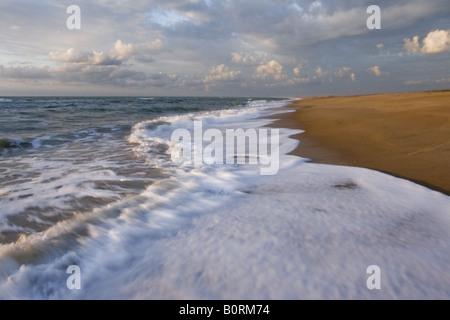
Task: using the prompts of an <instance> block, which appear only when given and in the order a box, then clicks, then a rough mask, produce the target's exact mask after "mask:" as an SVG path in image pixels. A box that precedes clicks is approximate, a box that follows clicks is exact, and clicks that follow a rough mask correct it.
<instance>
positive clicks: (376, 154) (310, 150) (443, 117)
mask: <svg viewBox="0 0 450 320" xmlns="http://www.w3.org/2000/svg"><path fill="white" fill-rule="evenodd" d="M290 107H291V108H295V109H296V112H295V113H288V114H286V115H284V116H282V118H281V119H280V121H281V122H277V123H275V125H276V126H283V127H288V128H295V129H302V130H305V133H303V134H301V135H298V136H295V137H294V138H298V139H300V140H301V143H300V145H299V147H298V148H297V150H295V151H294V152H293V154H295V155H299V156H301V157H305V158H309V159H311V161H313V162H315V163H327V164H337V165H347V166H356V167H365V168H369V169H375V170H378V171H382V172H386V173H390V174H392V175H394V176H398V177H402V178H406V179H409V180H412V181H414V182H417V183H419V184H422V185H424V186H426V187H429V188H431V189H434V190H437V191H440V192H443V193H445V194H447V195H450V170H449V160H450V139H449V138H450V92H448V91H447V92H422V93H400V94H380V95H367V96H351V97H315V98H306V99H304V100H300V101H296V102H295V103H293V104H292V105H291V106H290Z"/></svg>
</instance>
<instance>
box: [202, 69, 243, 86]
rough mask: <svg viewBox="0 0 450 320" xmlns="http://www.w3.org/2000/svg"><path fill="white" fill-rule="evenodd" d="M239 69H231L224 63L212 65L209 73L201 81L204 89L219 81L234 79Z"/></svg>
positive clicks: (215, 84) (238, 73)
mask: <svg viewBox="0 0 450 320" xmlns="http://www.w3.org/2000/svg"><path fill="white" fill-rule="evenodd" d="M240 74H241V71H235V70H231V69H230V68H228V67H227V66H226V65H224V64H220V65H218V66H215V67H212V68H211V69H210V70H209V73H208V74H207V75H206V76H205V77H204V78H203V80H202V82H203V83H204V84H205V90H206V91H209V90H210V88H211V87H215V86H217V85H218V84H219V82H221V81H233V80H236V79H237V78H238V77H239V75H240Z"/></svg>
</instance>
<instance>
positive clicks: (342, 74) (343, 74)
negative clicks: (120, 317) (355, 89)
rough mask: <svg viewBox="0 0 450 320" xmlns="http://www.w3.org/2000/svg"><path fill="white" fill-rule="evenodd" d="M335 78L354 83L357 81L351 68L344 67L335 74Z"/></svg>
mask: <svg viewBox="0 0 450 320" xmlns="http://www.w3.org/2000/svg"><path fill="white" fill-rule="evenodd" d="M334 77H335V78H337V79H348V80H352V81H353V82H355V81H356V76H355V74H354V73H352V72H351V68H349V67H342V68H341V69H339V71H337V72H336V73H335V74H334Z"/></svg>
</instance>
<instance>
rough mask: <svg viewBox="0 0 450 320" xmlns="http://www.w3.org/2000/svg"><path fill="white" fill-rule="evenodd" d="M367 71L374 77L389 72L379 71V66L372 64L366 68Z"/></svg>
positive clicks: (385, 74)
mask: <svg viewBox="0 0 450 320" xmlns="http://www.w3.org/2000/svg"><path fill="white" fill-rule="evenodd" d="M367 72H369V73H372V74H373V75H375V76H376V77H381V76H387V75H389V73H387V72H383V71H381V69H380V67H379V66H373V67H370V68H369V69H367Z"/></svg>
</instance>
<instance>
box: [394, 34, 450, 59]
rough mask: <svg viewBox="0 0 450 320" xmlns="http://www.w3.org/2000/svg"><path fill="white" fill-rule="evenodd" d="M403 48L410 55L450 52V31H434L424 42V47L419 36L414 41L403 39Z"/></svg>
mask: <svg viewBox="0 0 450 320" xmlns="http://www.w3.org/2000/svg"><path fill="white" fill-rule="evenodd" d="M403 41H404V45H403V48H404V49H405V50H406V51H407V52H409V53H419V52H422V53H426V54H435V53H442V52H446V51H450V30H434V31H431V32H430V33H428V35H427V36H426V37H425V38H424V39H423V41H422V47H421V44H420V41H419V36H414V37H413V38H412V39H408V38H406V39H403Z"/></svg>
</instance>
